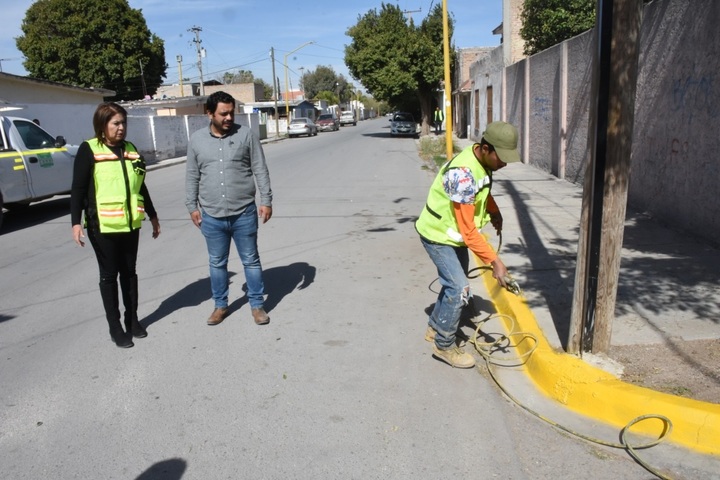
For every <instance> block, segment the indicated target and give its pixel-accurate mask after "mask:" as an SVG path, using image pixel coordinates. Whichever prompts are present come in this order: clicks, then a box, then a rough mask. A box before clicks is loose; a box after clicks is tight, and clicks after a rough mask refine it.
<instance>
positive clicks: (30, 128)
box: [13, 120, 55, 150]
mask: <svg viewBox="0 0 720 480" xmlns="http://www.w3.org/2000/svg"><path fill="white" fill-rule="evenodd" d="M13 123H14V124H15V128H17V131H18V133H19V134H20V138H22V141H23V143H24V144H25V146H26V147H27V148H29V149H31V150H39V149H41V148H52V147H54V146H55V139H54V138H53V137H51V136H50V135H49V134H48V133H47V132H46V131H45V130H43V129H42V128H40V127H38V126H37V125H35V124H34V123H32V122H28V121H26V120H15V121H13Z"/></svg>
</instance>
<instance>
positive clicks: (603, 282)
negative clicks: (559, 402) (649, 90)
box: [568, 0, 642, 353]
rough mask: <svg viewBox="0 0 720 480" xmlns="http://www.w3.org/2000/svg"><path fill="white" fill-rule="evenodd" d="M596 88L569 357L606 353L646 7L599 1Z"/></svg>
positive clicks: (624, 0) (637, 1)
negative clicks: (581, 354) (644, 8)
mask: <svg viewBox="0 0 720 480" xmlns="http://www.w3.org/2000/svg"><path fill="white" fill-rule="evenodd" d="M596 12H597V21H596V25H595V43H594V46H595V53H594V61H593V70H594V72H593V87H592V90H591V98H593V99H595V101H594V102H592V103H591V105H590V128H589V130H588V131H589V135H588V146H589V149H590V164H589V165H588V166H587V169H586V171H585V185H584V188H583V201H582V214H581V219H580V238H579V242H578V256H577V267H576V271H575V289H574V293H573V306H572V316H571V320H570V332H569V338H568V352H570V353H585V352H592V353H606V352H607V351H608V349H609V348H610V337H611V334H612V321H613V319H614V317H615V300H616V297H617V285H618V278H619V272H620V256H621V252H622V242H623V231H624V223H625V211H626V205H627V189H628V182H629V174H630V153H631V149H632V134H633V121H634V114H635V90H636V86H637V70H638V52H639V43H640V42H639V37H640V24H641V18H642V0H598V3H597V8H596Z"/></svg>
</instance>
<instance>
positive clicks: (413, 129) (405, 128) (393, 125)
mask: <svg viewBox="0 0 720 480" xmlns="http://www.w3.org/2000/svg"><path fill="white" fill-rule="evenodd" d="M390 135H392V136H393V137H397V136H400V135H407V136H411V137H415V138H417V137H418V130H417V123H415V118H413V116H412V114H411V113H407V112H396V113H395V114H394V115H393V116H392V118H391V119H390Z"/></svg>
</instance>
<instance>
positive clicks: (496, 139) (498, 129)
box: [482, 122, 520, 163]
mask: <svg viewBox="0 0 720 480" xmlns="http://www.w3.org/2000/svg"><path fill="white" fill-rule="evenodd" d="M482 136H483V138H484V139H485V141H486V142H487V143H489V144H490V145H492V146H493V148H495V151H496V152H497V155H498V157H500V160H502V161H503V162H504V163H512V162H519V161H520V154H519V153H518V151H517V143H518V131H517V128H515V127H514V126H512V125H510V124H509V123H505V122H492V123H489V124H488V126H487V128H486V129H485V131H484V132H483V134H482Z"/></svg>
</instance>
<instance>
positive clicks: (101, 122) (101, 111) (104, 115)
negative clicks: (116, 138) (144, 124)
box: [93, 102, 127, 142]
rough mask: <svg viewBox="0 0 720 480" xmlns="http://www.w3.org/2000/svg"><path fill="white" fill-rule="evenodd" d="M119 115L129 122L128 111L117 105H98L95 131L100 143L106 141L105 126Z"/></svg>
mask: <svg viewBox="0 0 720 480" xmlns="http://www.w3.org/2000/svg"><path fill="white" fill-rule="evenodd" d="M118 113H119V114H120V115H122V116H123V118H124V119H125V120H127V111H126V110H125V109H124V108H123V107H121V106H120V105H118V104H117V103H114V102H105V103H101V104H100V105H98V107H97V109H96V110H95V115H93V130H94V131H95V138H97V139H98V142H104V141H105V126H106V125H107V124H108V122H109V121H110V119H111V118H112V117H114V116H115V115H117V114H118Z"/></svg>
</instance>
